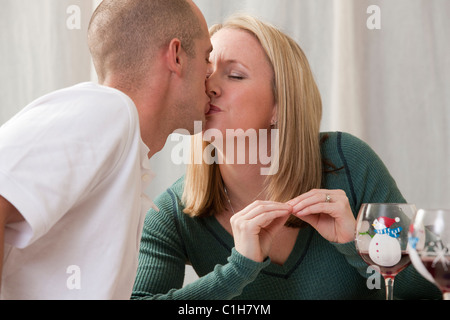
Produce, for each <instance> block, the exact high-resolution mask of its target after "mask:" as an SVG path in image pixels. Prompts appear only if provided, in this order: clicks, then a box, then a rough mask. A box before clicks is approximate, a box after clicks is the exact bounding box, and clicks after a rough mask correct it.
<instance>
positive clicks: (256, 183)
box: [219, 164, 266, 212]
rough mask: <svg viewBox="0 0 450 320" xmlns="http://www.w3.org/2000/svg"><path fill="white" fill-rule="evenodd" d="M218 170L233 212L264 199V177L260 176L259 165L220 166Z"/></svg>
mask: <svg viewBox="0 0 450 320" xmlns="http://www.w3.org/2000/svg"><path fill="white" fill-rule="evenodd" d="M219 170H220V173H221V176H222V179H223V182H224V184H225V188H226V191H227V195H228V198H229V200H230V202H231V206H232V210H233V211H235V212H238V211H240V210H242V209H244V208H245V207H246V206H248V205H249V204H250V203H252V202H253V201H255V200H265V199H266V195H265V192H264V186H265V180H266V176H264V175H261V172H260V166H259V165H256V164H220V165H219ZM230 209H231V208H230Z"/></svg>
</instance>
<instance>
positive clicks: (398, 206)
mask: <svg viewBox="0 0 450 320" xmlns="http://www.w3.org/2000/svg"><path fill="white" fill-rule="evenodd" d="M415 213H416V207H415V205H414V204H408V203H364V204H362V205H361V208H360V210H359V213H358V218H357V219H356V235H355V244H356V250H357V251H358V253H359V255H360V256H361V257H362V258H363V260H364V261H365V262H366V263H367V264H368V265H369V266H372V267H375V268H374V269H375V270H377V271H379V273H380V274H381V275H382V276H383V278H384V280H385V283H386V300H393V298H394V295H393V289H394V278H395V276H396V275H397V274H398V273H399V272H400V271H402V270H403V269H405V268H406V267H407V266H408V265H409V264H410V263H411V261H410V259H409V255H408V252H407V246H408V227H409V225H410V222H411V219H412V218H413V216H414V214H415Z"/></svg>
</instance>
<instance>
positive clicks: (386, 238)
mask: <svg viewBox="0 0 450 320" xmlns="http://www.w3.org/2000/svg"><path fill="white" fill-rule="evenodd" d="M399 221H400V218H398V217H397V218H395V219H392V218H388V217H378V218H377V219H375V220H374V221H373V224H372V226H373V227H374V229H375V236H374V237H373V238H372V240H371V241H370V244H369V256H370V259H372V261H373V262H374V263H376V264H377V265H379V266H382V267H392V266H394V265H396V264H397V263H398V262H399V261H400V259H401V257H402V249H401V247H400V243H399V241H398V240H397V238H398V236H399V233H400V231H401V230H402V228H401V227H398V228H395V229H391V228H390V227H391V225H392V224H393V223H395V222H399Z"/></svg>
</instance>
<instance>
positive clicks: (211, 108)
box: [206, 104, 222, 116]
mask: <svg viewBox="0 0 450 320" xmlns="http://www.w3.org/2000/svg"><path fill="white" fill-rule="evenodd" d="M219 112H222V109H220V108H219V107H217V106H215V105H213V104H210V105H209V111H208V113H207V114H206V115H207V116H209V115H211V114H214V113H219Z"/></svg>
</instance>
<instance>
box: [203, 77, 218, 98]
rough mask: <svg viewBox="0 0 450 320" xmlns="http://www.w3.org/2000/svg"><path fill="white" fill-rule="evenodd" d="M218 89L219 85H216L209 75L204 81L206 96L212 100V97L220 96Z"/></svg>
mask: <svg viewBox="0 0 450 320" xmlns="http://www.w3.org/2000/svg"><path fill="white" fill-rule="evenodd" d="M220 93H221V92H220V88H219V85H218V84H217V83H216V81H214V78H213V76H212V75H210V76H209V77H208V78H207V79H206V94H207V95H208V96H209V97H210V98H212V97H217V96H219V95H220Z"/></svg>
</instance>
